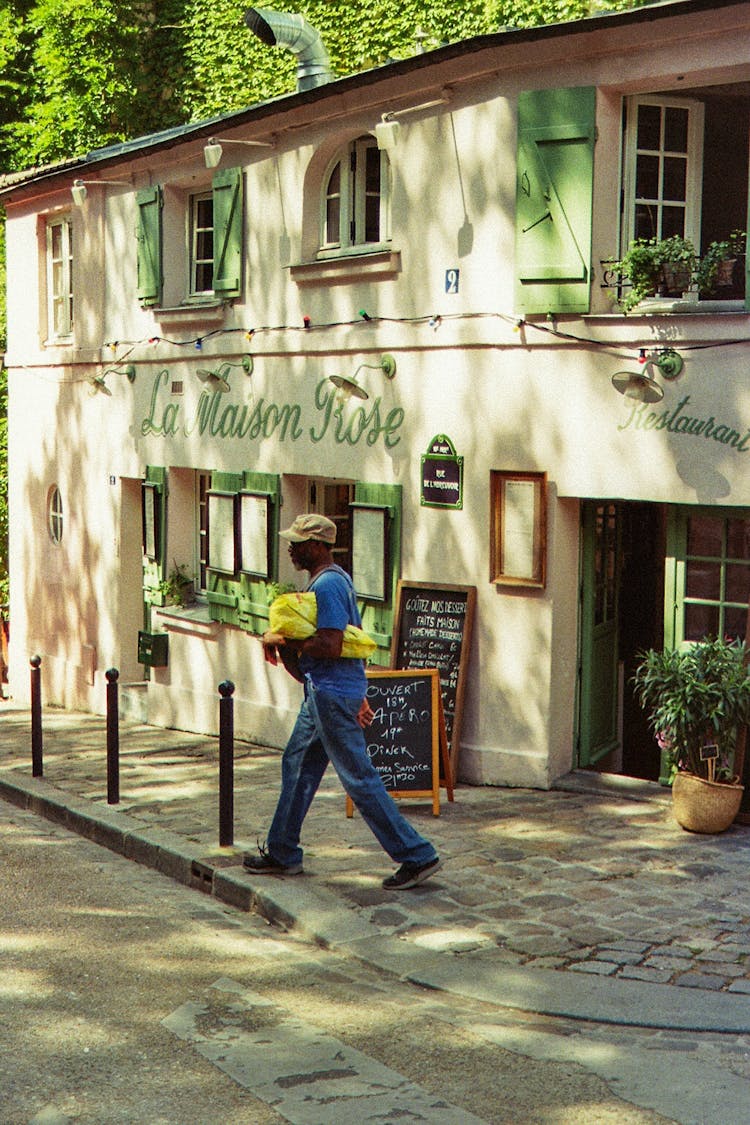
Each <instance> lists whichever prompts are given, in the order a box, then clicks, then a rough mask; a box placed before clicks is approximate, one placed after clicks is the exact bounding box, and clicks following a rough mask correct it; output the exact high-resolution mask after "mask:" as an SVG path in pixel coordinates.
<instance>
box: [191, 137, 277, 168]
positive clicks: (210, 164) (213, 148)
mask: <svg viewBox="0 0 750 1125" xmlns="http://www.w3.org/2000/svg"><path fill="white" fill-rule="evenodd" d="M222 145H253V146H254V147H257V148H273V141H229V140H227V139H226V138H225V137H221V138H220V139H218V140H217V138H216V137H209V138H208V141H207V142H206V144H205V145H204V146H203V159H204V160H205V162H206V167H207V168H218V166H219V161H220V160H221V154H222V152H223V151H224V150H223V148H222V147H221V146H222Z"/></svg>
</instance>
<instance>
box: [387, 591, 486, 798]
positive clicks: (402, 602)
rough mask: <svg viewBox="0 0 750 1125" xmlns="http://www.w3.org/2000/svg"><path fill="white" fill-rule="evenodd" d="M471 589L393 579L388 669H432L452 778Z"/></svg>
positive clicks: (470, 622)
mask: <svg viewBox="0 0 750 1125" xmlns="http://www.w3.org/2000/svg"><path fill="white" fill-rule="evenodd" d="M476 598H477V588H476V586H442V585H436V584H435V583H431V582H410V581H408V580H407V579H405V578H402V579H400V580H399V583H398V589H397V592H396V620H395V624H394V629H393V641H392V643H391V667H392V668H437V670H438V672H439V674H440V688H441V693H442V697H443V710H444V712H445V728H446V737H447V741H448V749H449V755H450V763H451V772H452V775H453V778H455V777H456V768H457V765H458V752H459V748H460V740H461V718H462V714H463V701H464V688H465V683H466V670H467V667H468V662H469V649H470V647H471V633H472V629H473V626H474V612H475V609H476Z"/></svg>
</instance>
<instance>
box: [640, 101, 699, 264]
mask: <svg viewBox="0 0 750 1125" xmlns="http://www.w3.org/2000/svg"><path fill="white" fill-rule="evenodd" d="M703 120H704V113H703V105H702V104H701V103H700V102H698V101H689V100H686V99H674V98H673V99H670V98H641V97H638V98H631V99H630V100H629V102H628V105H627V112H626V122H625V200H626V203H625V207H626V210H625V215H624V216H623V218H624V224H623V225H624V233H625V241H626V243H628V242H630V241H631V240H632V239H634V238H657V239H662V238H669V237H671V235H673V234H676V235H679V236H680V238H689V239H690V240H691V241H692V242H693V244H694V245H695V246H696V247H698V246H699V245H700V226H701V211H700V201H701V175H702V171H703V168H702V155H703Z"/></svg>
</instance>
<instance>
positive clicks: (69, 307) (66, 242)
mask: <svg viewBox="0 0 750 1125" xmlns="http://www.w3.org/2000/svg"><path fill="white" fill-rule="evenodd" d="M72 332H73V224H72V222H71V219H70V216H68V215H65V216H62V217H61V218H58V219H54V220H50V221H49V222H48V223H47V334H48V338H49V339H50V340H67V339H69V338H70V336H71V334H72Z"/></svg>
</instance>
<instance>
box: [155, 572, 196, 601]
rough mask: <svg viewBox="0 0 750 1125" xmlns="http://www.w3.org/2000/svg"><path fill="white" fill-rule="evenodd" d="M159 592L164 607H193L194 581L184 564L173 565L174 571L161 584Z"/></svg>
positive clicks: (158, 587)
mask: <svg viewBox="0 0 750 1125" xmlns="http://www.w3.org/2000/svg"><path fill="white" fill-rule="evenodd" d="M157 591H158V593H159V595H160V597H161V604H162V605H191V604H192V602H194V601H195V584H194V580H193V579H192V578H191V577H190V575H189V574H188V571H187V567H186V566H185V565H184V563H177V562H173V563H172V569H171V570H170V572H169V574H168V576H167V577H166V578H164V579H162V581H161V582H160V583H159V585H158V586H157Z"/></svg>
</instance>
